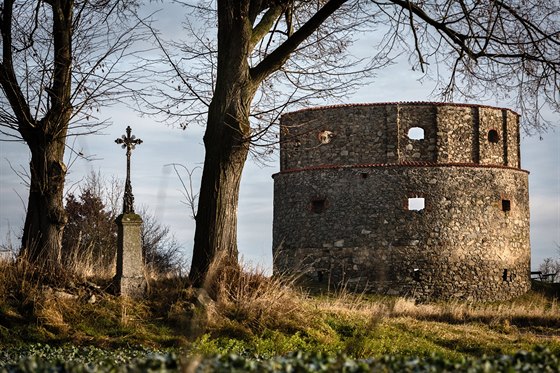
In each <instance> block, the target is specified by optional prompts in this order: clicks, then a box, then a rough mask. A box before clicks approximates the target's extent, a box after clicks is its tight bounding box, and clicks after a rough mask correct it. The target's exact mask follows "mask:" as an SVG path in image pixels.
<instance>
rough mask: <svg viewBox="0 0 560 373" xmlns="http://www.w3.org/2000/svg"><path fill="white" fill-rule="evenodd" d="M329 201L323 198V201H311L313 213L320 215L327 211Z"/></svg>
mask: <svg viewBox="0 0 560 373" xmlns="http://www.w3.org/2000/svg"><path fill="white" fill-rule="evenodd" d="M326 204H327V201H326V200H325V199H324V198H322V199H314V200H312V201H311V212H314V213H315V214H320V213H322V212H323V211H325V207H326Z"/></svg>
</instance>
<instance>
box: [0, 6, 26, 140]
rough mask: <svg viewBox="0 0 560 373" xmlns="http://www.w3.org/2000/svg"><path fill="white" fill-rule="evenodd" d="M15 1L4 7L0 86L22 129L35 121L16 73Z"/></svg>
mask: <svg viewBox="0 0 560 373" xmlns="http://www.w3.org/2000/svg"><path fill="white" fill-rule="evenodd" d="M13 6H14V2H13V0H5V1H4V6H3V7H2V22H1V24H0V28H1V32H2V62H1V63H0V85H1V86H2V89H3V90H4V93H5V94H6V97H7V98H8V101H9V102H10V106H11V107H12V109H13V111H14V114H15V116H16V118H17V120H18V124H19V126H20V128H21V129H23V128H22V126H23V125H26V126H28V127H29V129H30V128H31V127H33V124H32V123H33V119H32V117H31V110H30V109H29V104H28V102H27V101H26V100H25V96H24V95H23V93H22V92H21V88H20V86H19V84H18V82H17V78H16V74H15V71H14V63H13V54H12V12H13Z"/></svg>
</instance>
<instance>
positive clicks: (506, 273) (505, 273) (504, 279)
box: [502, 269, 508, 281]
mask: <svg viewBox="0 0 560 373" xmlns="http://www.w3.org/2000/svg"><path fill="white" fill-rule="evenodd" d="M502 280H503V281H507V280H508V270H507V269H504V271H503V272H502Z"/></svg>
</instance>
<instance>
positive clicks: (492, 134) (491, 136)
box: [488, 130, 500, 144]
mask: <svg viewBox="0 0 560 373" xmlns="http://www.w3.org/2000/svg"><path fill="white" fill-rule="evenodd" d="M488 141H490V142H491V143H492V144H495V143H497V142H498V141H500V134H499V133H498V131H496V130H490V131H488Z"/></svg>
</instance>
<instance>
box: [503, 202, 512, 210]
mask: <svg viewBox="0 0 560 373" xmlns="http://www.w3.org/2000/svg"><path fill="white" fill-rule="evenodd" d="M510 210H511V201H510V200H509V199H503V200H502V211H504V212H508V211H510Z"/></svg>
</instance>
